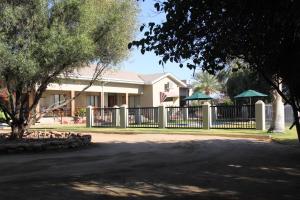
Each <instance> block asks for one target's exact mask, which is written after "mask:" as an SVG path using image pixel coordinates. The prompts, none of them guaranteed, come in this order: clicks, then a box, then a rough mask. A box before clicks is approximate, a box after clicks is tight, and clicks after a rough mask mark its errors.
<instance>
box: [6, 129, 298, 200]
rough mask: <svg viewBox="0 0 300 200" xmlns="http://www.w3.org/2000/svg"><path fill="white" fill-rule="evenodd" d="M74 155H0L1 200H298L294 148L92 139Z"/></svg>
mask: <svg viewBox="0 0 300 200" xmlns="http://www.w3.org/2000/svg"><path fill="white" fill-rule="evenodd" d="M93 138H94V142H95V144H94V145H92V146H90V147H87V148H84V149H78V150H73V151H71V150H70V151H64V152H47V153H46V152H44V153H35V154H18V155H0V200H19V199H20V200H21V199H22V200H27V199H28V200H41V199H43V200H48V199H49V200H50V199H51V200H52V199H53V200H65V199H70V200H71V199H72V200H79V199H80V200H85V199H88V200H94V199H97V200H98V199H113V200H123V199H133V200H136V199H155V200H156V199H157V200H158V199H243V200H245V199H256V200H264V199H297V200H298V199H300V159H299V158H300V148H299V147H300V146H299V147H298V146H288V145H281V144H276V143H269V142H264V141H257V140H250V139H228V138H222V137H203V136H182V135H159V134H157V135H156V134H153V135H150V134H143V135H116V134H114V135H110V134H97V135H96V134H94V137H93Z"/></svg>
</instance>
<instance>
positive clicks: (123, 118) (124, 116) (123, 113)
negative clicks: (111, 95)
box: [120, 104, 128, 128]
mask: <svg viewBox="0 0 300 200" xmlns="http://www.w3.org/2000/svg"><path fill="white" fill-rule="evenodd" d="M127 125H128V110H127V105H126V104H123V105H122V106H121V107H120V127H121V128H127Z"/></svg>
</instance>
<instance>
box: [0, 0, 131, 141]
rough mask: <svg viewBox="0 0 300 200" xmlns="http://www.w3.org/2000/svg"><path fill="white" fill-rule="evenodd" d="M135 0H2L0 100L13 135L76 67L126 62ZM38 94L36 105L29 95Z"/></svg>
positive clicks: (101, 68) (0, 6)
mask: <svg viewBox="0 0 300 200" xmlns="http://www.w3.org/2000/svg"><path fill="white" fill-rule="evenodd" d="M136 14H137V7H136V2H135V1H133V0H122V1H114V0H97V1H92V0H91V1H82V0H4V1H1V2H0V60H1V61H0V78H1V80H2V84H1V85H2V87H4V89H5V90H6V92H7V95H8V101H3V100H1V101H0V108H1V110H2V111H3V112H4V114H5V116H6V117H5V121H6V123H8V124H9V125H10V126H11V127H12V129H13V130H12V132H13V136H14V137H17V136H16V135H20V136H21V135H22V133H23V132H24V126H27V125H28V124H29V119H30V118H29V116H30V112H32V111H33V110H34V109H35V107H36V105H37V103H38V101H39V99H40V98H41V95H42V94H43V92H44V91H45V90H46V88H47V85H48V84H49V83H51V82H55V81H57V80H58V79H59V76H60V75H61V74H62V73H68V72H71V71H73V70H74V68H76V67H82V66H84V65H87V64H89V63H92V62H93V63H97V66H98V67H97V69H96V71H95V74H94V77H95V78H97V77H99V76H100V75H101V72H102V70H103V68H104V67H106V66H110V65H114V64H116V63H118V62H120V61H121V60H123V59H124V58H125V57H126V56H127V54H128V50H127V44H128V42H129V41H130V40H132V38H133V37H132V36H133V32H134V28H135V18H136ZM31 93H34V94H35V95H34V100H33V102H32V103H29V101H28V95H29V94H31Z"/></svg>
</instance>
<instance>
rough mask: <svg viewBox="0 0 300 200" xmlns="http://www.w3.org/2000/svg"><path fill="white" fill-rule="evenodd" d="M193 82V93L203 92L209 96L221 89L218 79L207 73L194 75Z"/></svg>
mask: <svg viewBox="0 0 300 200" xmlns="http://www.w3.org/2000/svg"><path fill="white" fill-rule="evenodd" d="M194 80H195V82H193V83H192V84H193V90H194V92H202V91H204V93H205V94H206V95H211V94H212V93H216V92H218V91H220V89H221V85H220V83H219V82H218V79H217V78H216V77H215V76H213V75H211V74H209V73H207V72H199V73H196V75H195V77H194Z"/></svg>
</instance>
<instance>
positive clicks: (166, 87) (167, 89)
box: [165, 82, 170, 92]
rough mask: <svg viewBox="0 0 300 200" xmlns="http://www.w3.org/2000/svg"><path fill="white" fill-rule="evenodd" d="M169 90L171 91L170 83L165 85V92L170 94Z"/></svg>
mask: <svg viewBox="0 0 300 200" xmlns="http://www.w3.org/2000/svg"><path fill="white" fill-rule="evenodd" d="M169 90H170V83H169V82H168V83H166V84H165V92H169Z"/></svg>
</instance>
